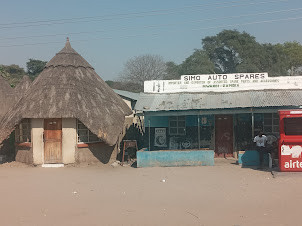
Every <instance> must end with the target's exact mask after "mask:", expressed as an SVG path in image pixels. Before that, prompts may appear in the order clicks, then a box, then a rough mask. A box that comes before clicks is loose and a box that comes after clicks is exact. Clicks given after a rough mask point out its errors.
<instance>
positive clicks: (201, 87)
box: [144, 72, 302, 93]
mask: <svg viewBox="0 0 302 226" xmlns="http://www.w3.org/2000/svg"><path fill="white" fill-rule="evenodd" d="M264 89H302V77H301V76H284V77H269V76H268V73H266V72H264V73H237V74H204V75H182V76H181V79H180V80H153V81H145V84H144V92H147V93H148V92H151V93H177V92H203V91H206V92H208V91H213V92H225V91H226V92H227V91H240V90H264Z"/></svg>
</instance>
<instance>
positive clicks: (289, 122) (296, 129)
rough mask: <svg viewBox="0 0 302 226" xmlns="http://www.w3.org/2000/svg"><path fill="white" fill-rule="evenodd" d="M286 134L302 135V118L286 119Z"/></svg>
mask: <svg viewBox="0 0 302 226" xmlns="http://www.w3.org/2000/svg"><path fill="white" fill-rule="evenodd" d="M284 132H285V135H302V118H285V119H284Z"/></svg>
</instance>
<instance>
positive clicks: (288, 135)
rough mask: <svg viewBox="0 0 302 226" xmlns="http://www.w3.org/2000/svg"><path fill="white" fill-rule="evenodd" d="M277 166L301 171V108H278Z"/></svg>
mask: <svg viewBox="0 0 302 226" xmlns="http://www.w3.org/2000/svg"><path fill="white" fill-rule="evenodd" d="M279 115H280V128H279V129H280V139H279V168H280V170H281V171H302V110H294V111H290V110H280V111H279Z"/></svg>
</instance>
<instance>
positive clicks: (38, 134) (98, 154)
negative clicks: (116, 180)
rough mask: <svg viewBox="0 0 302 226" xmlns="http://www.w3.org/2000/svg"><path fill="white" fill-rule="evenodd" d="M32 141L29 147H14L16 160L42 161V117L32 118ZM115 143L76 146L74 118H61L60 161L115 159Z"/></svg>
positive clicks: (80, 161)
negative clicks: (110, 144)
mask: <svg viewBox="0 0 302 226" xmlns="http://www.w3.org/2000/svg"><path fill="white" fill-rule="evenodd" d="M31 126H32V135H31V136H32V138H31V139H32V143H31V148H29V147H20V146H18V147H16V161H19V162H24V163H28V164H32V163H33V164H37V165H40V164H43V163H44V142H43V132H44V119H32V120H31ZM117 151H118V147H117V145H114V146H108V145H106V144H104V143H91V144H88V145H87V146H86V147H82V148H78V147H77V131H76V119H62V163H64V164H70V163H76V162H77V163H82V162H85V163H94V162H102V163H104V164H107V163H110V162H112V161H114V160H115V159H116V156H117Z"/></svg>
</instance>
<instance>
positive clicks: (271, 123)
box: [263, 113, 279, 133]
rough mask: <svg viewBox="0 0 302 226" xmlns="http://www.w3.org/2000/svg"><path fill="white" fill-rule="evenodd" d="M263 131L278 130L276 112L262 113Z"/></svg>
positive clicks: (274, 131) (272, 131)
mask: <svg viewBox="0 0 302 226" xmlns="http://www.w3.org/2000/svg"><path fill="white" fill-rule="evenodd" d="M263 132H264V133H278V132H279V115H278V114H277V113H265V114H263Z"/></svg>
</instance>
